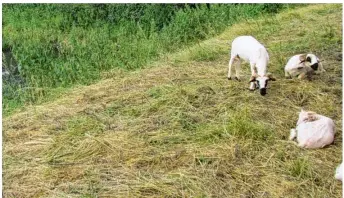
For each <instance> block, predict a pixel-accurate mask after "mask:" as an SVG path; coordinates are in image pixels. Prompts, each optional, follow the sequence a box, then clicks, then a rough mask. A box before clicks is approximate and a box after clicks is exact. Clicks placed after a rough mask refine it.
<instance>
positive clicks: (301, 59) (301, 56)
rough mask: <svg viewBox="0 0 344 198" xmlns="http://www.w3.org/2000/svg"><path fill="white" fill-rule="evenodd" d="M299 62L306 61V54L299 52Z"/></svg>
mask: <svg viewBox="0 0 344 198" xmlns="http://www.w3.org/2000/svg"><path fill="white" fill-rule="evenodd" d="M299 60H300V63H303V62H305V61H306V54H301V55H300V57H299Z"/></svg>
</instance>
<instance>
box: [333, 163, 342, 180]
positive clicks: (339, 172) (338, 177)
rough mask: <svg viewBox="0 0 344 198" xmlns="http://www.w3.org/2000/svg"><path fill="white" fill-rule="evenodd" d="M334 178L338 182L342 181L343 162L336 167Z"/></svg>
mask: <svg viewBox="0 0 344 198" xmlns="http://www.w3.org/2000/svg"><path fill="white" fill-rule="evenodd" d="M334 177H335V178H336V179H338V180H340V181H343V162H342V163H341V164H340V165H339V166H338V167H337V169H336V174H335V176H334Z"/></svg>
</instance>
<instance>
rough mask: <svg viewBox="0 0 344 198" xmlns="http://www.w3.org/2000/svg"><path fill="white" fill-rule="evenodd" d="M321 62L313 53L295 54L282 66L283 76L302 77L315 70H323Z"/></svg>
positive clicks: (314, 72)
mask: <svg viewBox="0 0 344 198" xmlns="http://www.w3.org/2000/svg"><path fill="white" fill-rule="evenodd" d="M321 62H322V61H320V60H319V58H318V57H316V56H315V55H314V54H297V55H295V56H293V57H291V58H290V59H289V61H288V63H287V64H286V66H285V67H284V73H285V77H286V78H294V77H298V78H299V79H304V78H306V77H307V78H310V77H311V76H312V75H313V74H316V73H317V72H325V69H324V67H323V65H322V63H321Z"/></svg>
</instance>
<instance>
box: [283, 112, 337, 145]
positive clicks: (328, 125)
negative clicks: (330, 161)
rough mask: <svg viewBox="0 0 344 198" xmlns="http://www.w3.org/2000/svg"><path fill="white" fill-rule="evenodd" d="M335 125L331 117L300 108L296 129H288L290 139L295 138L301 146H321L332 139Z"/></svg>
mask: <svg viewBox="0 0 344 198" xmlns="http://www.w3.org/2000/svg"><path fill="white" fill-rule="evenodd" d="M334 134H335V125H334V122H333V120H332V119H331V118H328V117H326V116H323V115H319V114H316V113H315V112H312V111H308V112H307V111H304V110H301V112H300V114H299V120H298V121H297V124H296V129H291V130H290V137H289V139H290V140H293V139H294V138H296V139H297V142H298V146H299V147H302V148H323V147H324V146H326V145H329V144H331V143H332V142H333V140H334Z"/></svg>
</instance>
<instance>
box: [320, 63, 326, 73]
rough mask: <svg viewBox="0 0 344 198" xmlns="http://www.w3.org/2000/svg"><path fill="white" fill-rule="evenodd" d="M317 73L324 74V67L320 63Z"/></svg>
mask: <svg viewBox="0 0 344 198" xmlns="http://www.w3.org/2000/svg"><path fill="white" fill-rule="evenodd" d="M319 71H320V72H325V71H326V70H325V69H324V66H323V64H322V63H321V62H319Z"/></svg>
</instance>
